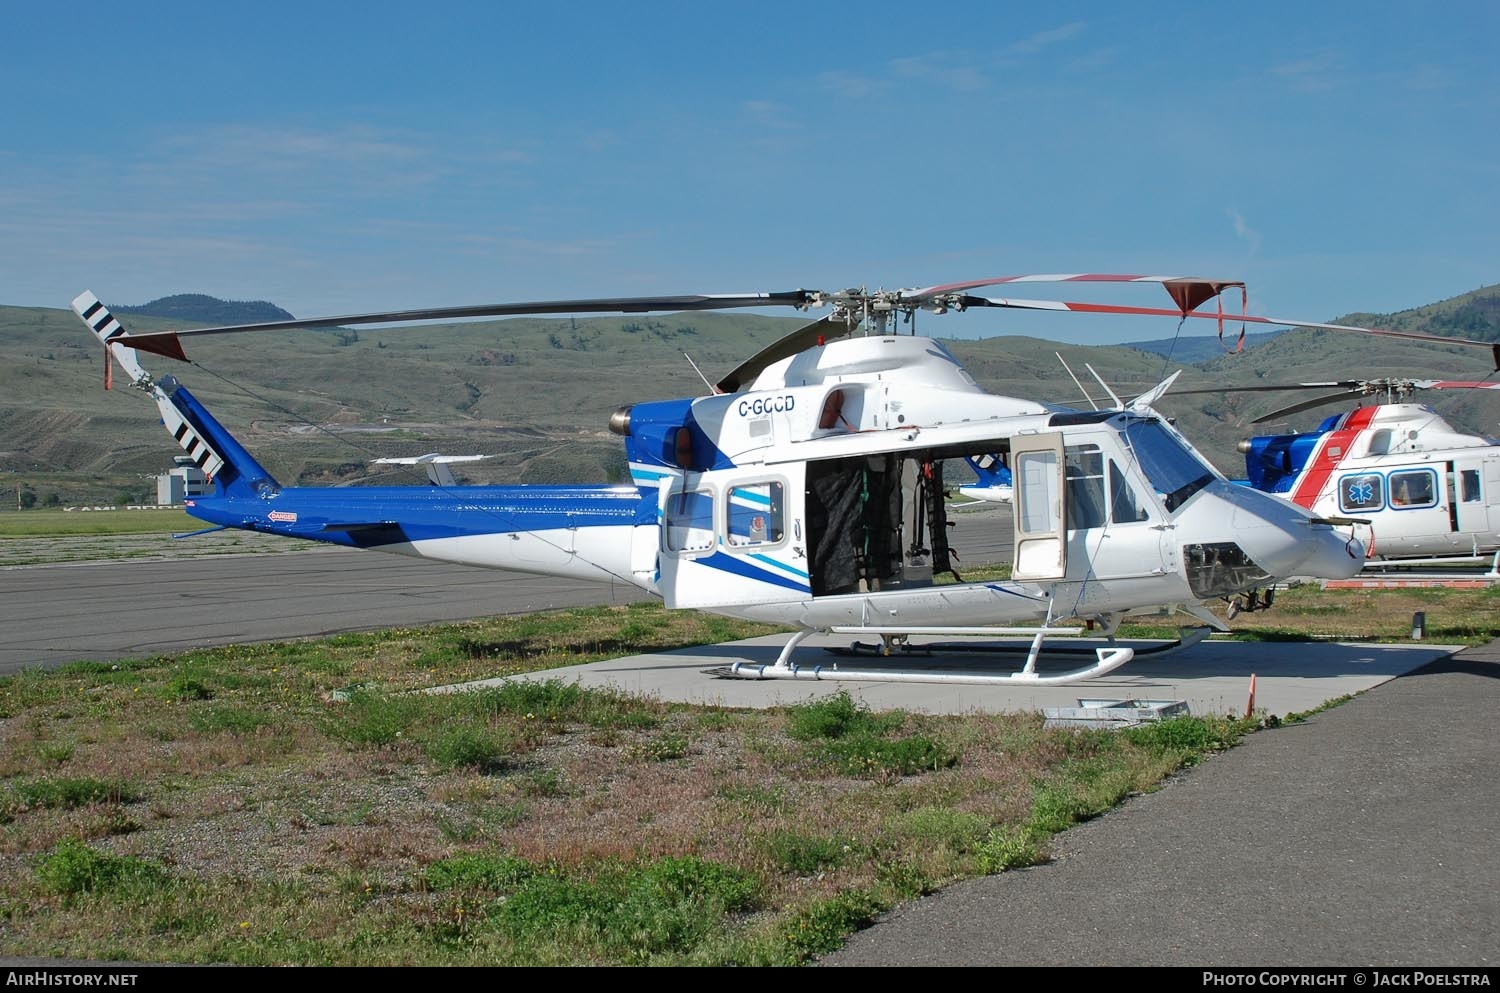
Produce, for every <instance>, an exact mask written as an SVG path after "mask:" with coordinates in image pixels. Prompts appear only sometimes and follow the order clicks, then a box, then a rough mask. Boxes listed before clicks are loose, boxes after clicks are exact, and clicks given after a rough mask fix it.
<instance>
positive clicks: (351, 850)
mask: <svg viewBox="0 0 1500 993" xmlns="http://www.w3.org/2000/svg"><path fill="white" fill-rule="evenodd" d="M1000 572H1001V571H999V570H997V571H996V572H994V573H989V572H985V573H976V575H975V576H974V577H973V578H975V579H980V578H982V579H991V578H999V575H1000ZM965 578H966V579H967V578H971V577H970V576H968V575H966V577H965ZM1497 606H1500V594H1497V592H1496V591H1494V590H1490V589H1482V590H1430V589H1413V590H1382V591H1373V590H1322V589H1320V588H1319V587H1317V586H1316V585H1311V584H1309V585H1305V586H1298V587H1293V588H1289V589H1286V590H1282V591H1279V592H1278V595H1277V598H1276V603H1275V606H1274V608H1273V609H1271V610H1269V611H1255V612H1246V613H1242V614H1240V615H1239V616H1238V617H1237V618H1236V619H1235V620H1234V621H1232V622H1231V627H1232V628H1233V633H1232V634H1231V635H1230V636H1231V637H1235V638H1240V639H1258V640H1265V641H1279V640H1293V639H1302V640H1305V639H1308V638H1337V639H1340V640H1353V639H1363V640H1372V641H1404V640H1407V639H1408V638H1409V635H1410V618H1411V614H1412V612H1414V611H1417V610H1420V611H1422V612H1424V614H1425V615H1426V636H1427V638H1428V639H1429V640H1431V641H1435V642H1441V643H1449V644H1478V643H1484V642H1487V641H1489V640H1491V639H1493V638H1495V637H1500V611H1497V610H1496V607H1497ZM1177 621H1178V619H1177V618H1141V619H1138V621H1137V622H1136V623H1132V624H1130V625H1127V626H1126V627H1125V628H1123V629H1122V631H1121V635H1122V636H1124V637H1165V636H1170V635H1173V634H1175V632H1176V623H1177ZM771 630H772V629H770V628H766V627H763V626H760V625H754V624H748V623H741V622H735V621H731V620H727V619H724V618H718V617H711V616H708V615H702V614H697V613H694V612H690V611H666V610H664V609H662V608H661V607H660V606H659V605H657V604H655V603H651V602H648V603H641V604H632V605H629V606H611V607H594V608H581V609H576V610H570V611H564V612H558V613H549V614H542V615H532V616H522V617H505V618H494V619H488V620H483V621H472V622H466V623H462V624H449V625H437V626H431V627H422V628H397V629H391V630H386V631H377V632H366V633H358V634H345V635H339V636H337V637H333V638H328V639H322V640H316V641H299V642H286V643H280V644H264V645H255V646H229V647H224V648H217V649H211V650H201V651H194V652H189V653H185V654H182V655H177V656H170V657H168V656H163V657H156V658H142V659H122V660H119V661H117V662H107V663H99V662H80V663H74V664H71V665H68V666H64V667H62V668H60V669H57V670H53V671H43V670H24V671H22V672H19V673H17V674H15V675H13V676H9V677H5V678H0V779H3V782H4V786H3V787H0V933H3V934H4V935H5V938H6V946H7V948H8V949H9V950H10V954H12V955H18V956H19V955H35V956H40V957H68V958H79V959H94V960H105V959H110V960H135V961H150V962H182V963H235V964H246V965H289V964H303V965H328V966H349V965H360V966H374V965H501V966H503V965H668V966H671V965H677V966H703V965H707V966H727V965H741V966H789V965H792V966H794V965H799V964H803V963H806V962H809V961H811V960H812V959H814V958H815V957H816V956H818V955H820V954H824V953H826V952H828V951H832V950H834V949H836V948H838V947H839V946H840V945H841V944H842V942H843V941H844V940H845V939H846V938H847V937H848V935H849V934H850V933H852V932H853V931H855V930H857V929H859V928H861V927H864V926H866V925H867V924H868V923H870V922H871V921H872V920H874V919H875V917H876V916H877V915H879V914H880V913H882V912H883V911H885V910H888V909H890V908H892V907H894V906H896V905H897V904H899V903H902V902H904V901H908V900H911V899H913V898H915V897H918V896H921V895H923V894H926V893H931V892H933V891H935V890H938V889H941V888H942V887H944V886H947V885H949V884H951V883H952V882H955V881H957V880H962V879H967V878H973V877H976V876H981V875H988V874H993V873H998V872H1005V871H1010V870H1013V869H1016V868H1021V867H1025V866H1031V865H1036V864H1039V863H1043V862H1045V861H1047V859H1048V858H1049V848H1050V844H1051V839H1052V838H1053V837H1054V836H1055V835H1056V834H1057V833H1058V832H1061V831H1066V830H1068V829H1069V828H1070V827H1072V826H1073V825H1075V824H1078V823H1080V822H1083V821H1087V820H1089V819H1091V818H1094V817H1097V816H1099V815H1101V814H1103V813H1105V812H1107V811H1109V810H1110V809H1112V808H1113V807H1114V806H1116V805H1117V804H1119V803H1120V802H1121V800H1123V799H1124V798H1126V797H1128V796H1130V795H1132V794H1135V793H1140V792H1145V791H1150V790H1154V789H1156V788H1158V787H1159V786H1160V785H1161V784H1162V783H1163V782H1164V781H1165V780H1166V779H1167V778H1168V777H1170V776H1171V775H1173V774H1174V773H1176V772H1178V771H1179V770H1182V769H1185V768H1189V767H1191V766H1193V765H1195V764H1198V763H1200V762H1202V761H1205V760H1206V759H1208V758H1210V757H1211V756H1212V755H1214V754H1216V753H1217V752H1220V751H1222V750H1224V749H1227V748H1232V747H1234V745H1235V744H1236V743H1237V742H1238V741H1240V740H1241V739H1242V738H1243V736H1245V735H1246V734H1250V733H1254V732H1256V731H1258V730H1260V729H1261V728H1264V727H1274V726H1276V725H1278V724H1280V723H1282V722H1281V721H1277V720H1275V719H1273V718H1268V717H1265V716H1261V715H1257V716H1254V717H1252V718H1250V719H1245V718H1243V717H1242V716H1239V715H1235V714H1225V715H1212V714H1202V715H1194V716H1191V717H1181V718H1176V719H1172V720H1169V721H1164V722H1160V723H1156V724H1150V725H1144V726H1141V727H1137V728H1132V729H1127V730H1124V731H1116V732H1112V731H1103V730H1078V729H1049V728H1046V727H1044V726H1043V722H1042V719H1041V715H1040V714H1024V713H1021V714H979V713H975V714H967V715H953V716H931V715H923V714H917V713H910V712H906V711H902V710H890V711H882V712H874V711H872V710H870V709H868V708H867V707H865V706H863V705H861V704H859V703H857V702H856V701H855V700H854V699H852V698H851V697H850V696H849V695H848V694H847V693H838V694H836V695H834V696H831V697H826V698H823V699H820V700H815V701H811V702H807V703H801V704H797V705H792V706H785V707H780V708H774V709H770V710H736V709H731V708H720V707H692V706H686V705H676V704H669V703H664V702H662V701H660V700H655V699H649V698H642V697H637V696H630V695H624V694H619V693H614V692H607V691H598V690H587V689H584V688H582V687H580V686H578V685H577V684H573V683H564V682H561V681H557V680H547V679H541V680H539V681H519V682H508V683H502V684H500V685H498V686H491V687H487V688H483V689H476V690H472V691H469V692H462V693H447V692H445V693H429V692H417V691H422V690H430V689H433V688H435V687H443V686H449V685H452V684H457V683H462V682H467V681H471V680H479V679H485V680H489V679H493V678H494V677H497V676H507V675H518V674H522V673H530V672H538V671H543V672H544V671H546V670H548V669H552V668H556V667H560V666H566V665H575V664H579V663H583V662H589V661H595V660H599V659H605V658H611V657H617V656H619V655H622V654H637V653H643V652H654V651H663V650H669V649H671V648H676V647H685V646H690V645H696V644H702V643H705V642H717V641H725V640H733V639H737V638H745V637H751V636H754V635H758V634H764V633H768V632H770V631H771ZM1337 702H1338V701H1335V703H1337ZM1330 705H1332V704H1330ZM1311 713H1315V712H1310V713H1309V714H1308V715H1294V716H1292V717H1289V718H1287V719H1286V720H1288V721H1292V720H1302V719H1306V718H1307V717H1308V716H1311Z"/></svg>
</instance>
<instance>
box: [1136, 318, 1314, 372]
mask: <svg viewBox="0 0 1500 993" xmlns="http://www.w3.org/2000/svg"><path fill="white" fill-rule="evenodd" d="M1224 324H1225V330H1224V339H1225V340H1224V341H1220V340H1219V338H1218V336H1217V335H1214V336H1212V337H1209V336H1206V335H1194V336H1192V337H1181V338H1158V339H1155V340H1153V341H1127V342H1125V344H1124V345H1123V346H1122V347H1124V348H1137V349H1140V350H1141V351H1143V352H1151V353H1152V354H1154V355H1161V356H1168V357H1170V358H1171V359H1172V360H1173V361H1175V362H1190V363H1193V362H1207V361H1208V360H1209V359H1214V358H1218V357H1219V356H1220V355H1223V354H1224V349H1225V347H1226V345H1227V347H1230V348H1232V347H1234V345H1233V343H1234V341H1236V340H1238V338H1239V330H1238V327H1236V328H1235V330H1234V331H1233V334H1232V335H1231V332H1230V327H1229V321H1228V319H1227V318H1226V319H1225V322H1224ZM1283 334H1286V329H1285V328H1283V329H1281V330H1279V331H1262V332H1260V333H1258V334H1246V335H1245V350H1246V351H1249V350H1250V349H1252V348H1255V347H1257V346H1259V345H1264V344H1266V343H1267V342H1270V341H1273V340H1275V339H1276V338H1278V337H1280V336H1281V335H1283Z"/></svg>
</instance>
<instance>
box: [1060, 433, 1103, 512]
mask: <svg viewBox="0 0 1500 993" xmlns="http://www.w3.org/2000/svg"><path fill="white" fill-rule="evenodd" d="M1064 471H1065V473H1066V475H1067V480H1068V530H1069V531H1081V530H1083V529H1085V528H1097V527H1103V526H1104V456H1103V455H1101V454H1100V453H1099V449H1098V447H1097V446H1095V445H1069V446H1068V448H1067V460H1066V463H1065V466H1064Z"/></svg>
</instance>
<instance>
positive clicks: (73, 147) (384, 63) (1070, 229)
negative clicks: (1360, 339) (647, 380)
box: [0, 0, 1500, 343]
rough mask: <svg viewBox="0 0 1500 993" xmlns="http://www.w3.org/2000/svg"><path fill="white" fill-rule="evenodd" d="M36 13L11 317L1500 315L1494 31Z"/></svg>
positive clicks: (169, 11) (966, 11)
mask: <svg viewBox="0 0 1500 993" xmlns="http://www.w3.org/2000/svg"><path fill="white" fill-rule="evenodd" d="M0 11H3V12H4V24H5V27H6V34H7V36H8V39H9V43H8V44H7V45H6V46H5V57H4V58H3V59H0V84H3V87H4V93H5V94H6V96H5V98H4V100H3V101H0V303H5V304H13V305H21V306H48V307H66V306H67V305H68V301H70V300H71V299H72V298H73V296H75V295H76V294H77V293H78V292H80V291H81V290H84V289H91V290H93V291H94V292H96V293H97V294H98V295H99V296H100V297H101V298H102V299H103V300H105V301H106V302H107V303H115V304H139V303H144V302H146V301H147V300H150V299H153V298H155V297H159V296H164V295H167V294H171V293H183V292H203V293H209V294H212V295H215V296H219V297H223V298H227V299H238V300H271V301H273V302H275V303H278V304H280V305H281V306H283V307H286V308H287V309H288V310H290V311H292V312H293V313H294V314H296V315H298V316H301V317H312V316H319V315H329V314H347V313H351V312H356V311H364V310H377V309H387V308H392V309H398V308H399V309H406V308H419V307H433V306H444V305H463V304H483V303H497V302H503V301H518V300H548V299H559V298H570V297H592V296H605V295H653V294H685V293H741V292H757V291H779V290H787V289H795V288H798V287H805V288H819V289H838V288H844V287H848V286H855V285H865V286H869V287H886V288H893V287H902V286H921V285H929V284H933V283H941V282H949V281H957V280H965V279H975V278H981V277H989V276H1002V275H1013V274H1021V273H1051V272H1125V273H1142V274H1168V275H1197V276H1207V277H1213V278H1225V279H1243V280H1245V281H1246V282H1247V283H1248V284H1249V293H1250V307H1251V310H1252V312H1256V313H1261V314H1269V315H1272V316H1277V317H1289V318H1300V319H1306V320H1328V319H1331V318H1334V317H1336V316H1339V315H1342V314H1345V313H1349V312H1352V311H1373V312H1390V311H1396V310H1401V309H1404V308H1407V307H1415V306H1420V305H1423V304H1426V303H1430V302H1433V301H1435V300H1439V299H1444V298H1446V297H1450V296H1454V295H1457V294H1460V293H1464V292H1467V291H1469V290H1472V289H1475V288H1478V287H1480V286H1485V285H1490V284H1494V283H1500V240H1497V238H1496V237H1495V232H1496V231H1500V201H1497V195H1496V189H1497V182H1496V180H1497V172H1500V149H1497V144H1500V85H1497V82H1500V80H1497V76H1500V58H1496V57H1495V51H1496V49H1495V44H1496V41H1495V39H1496V38H1497V37H1500V4H1495V3H1494V2H1493V0H1482V2H1471V0H1447V2H1445V3H1442V4H1431V3H1415V2H1413V3H1389V2H1381V0H1370V2H1363V3H1345V2H1318V3H1306V2H1301V3H1283V2H1279V0H1268V2H1263V3H1258V4H1254V5H1248V4H1247V5H1236V6H1234V7H1228V6H1225V5H1215V4H1204V3H1170V2H1152V3H1119V2H1114V3H1098V4H1092V3H1069V2H1054V3H1048V4H1028V5H1020V4H1003V3H994V2H993V0H991V2H977V3H927V4H913V3H907V4H892V3H882V2H866V3H860V4H848V5H840V4H819V3H816V2H806V3H796V4H793V3H780V2H763V3H759V4H755V5H729V4H713V3H703V2H701V0H700V2H699V3H694V4H687V3H667V2H645V3H640V4H618V3H609V4H603V3H600V4H595V3H572V4H569V3H559V4H554V5H541V4H530V3H528V4H520V3H473V4H470V3H444V2H440V0H435V2H432V3H429V4H425V5H420V6H419V5H414V4H395V3H384V2H360V3H352V2H351V3H331V2H325V3H316V2H304V3H297V4H290V3H278V2H262V3H257V4H255V5H248V4H247V5H231V4H204V3H191V4H189V3H177V2H155V3H151V2H148V3H143V4H120V3H108V4H104V3H97V2H71V3H67V4H52V5H47V4H21V3H18V2H14V0H12V2H8V3H5V4H4V5H3V6H0ZM996 295H1002V291H996ZM1003 295H1011V296H1043V295H1049V293H1048V292H1046V291H1044V290H1043V289H1042V288H1039V287H1028V288H1027V290H1026V292H1024V293H1022V292H1005V293H1004V294H1003ZM1051 295H1055V296H1059V297H1061V298H1064V299H1103V300H1109V301H1111V302H1119V303H1139V304H1142V305H1146V306H1160V305H1165V304H1166V302H1167V298H1166V296H1165V294H1163V293H1161V292H1160V290H1158V289H1156V288H1154V287H1124V288H1116V289H1114V290H1112V291H1110V292H1109V293H1108V294H1090V293H1088V292H1087V291H1086V290H1084V289H1079V288H1076V287H1075V288H1073V289H1070V290H1069V291H1067V292H1053V293H1051ZM1229 303H1232V305H1233V306H1234V307H1238V305H1239V300H1238V297H1237V296H1236V297H1235V298H1234V299H1233V300H1232V301H1229ZM788 316H791V315H788ZM941 320H943V321H944V322H949V321H951V322H954V323H953V324H952V326H950V325H949V324H948V323H944V324H943V325H942V326H941V328H940V333H942V334H955V335H960V336H978V335H988V334H1003V333H1037V334H1041V335H1042V336H1046V337H1052V338H1055V339H1057V340H1067V341H1077V342H1084V343H1108V342H1110V341H1120V340H1132V339H1137V338H1141V337H1169V336H1170V335H1171V334H1172V332H1173V330H1174V322H1171V321H1169V320H1164V321H1156V322H1150V326H1149V327H1146V328H1142V327H1138V326H1134V322H1120V321H1119V320H1118V319H1111V318H1103V317H1096V316H1076V315H1075V316H1067V317H1062V318H1053V319H1052V321H1054V322H1056V323H1045V322H1044V321H1043V320H1042V318H1039V317H1036V316H1031V315H1022V314H1018V313H1015V312H1008V313H1004V312H1002V313H995V312H989V313H984V314H975V313H970V314H966V315H961V316H952V317H945V318H942V319H941ZM958 322H962V324H961V325H960V323H958ZM1195 323H1200V324H1202V325H1203V326H1201V327H1193V328H1188V329H1185V332H1189V333H1196V334H1205V333H1212V330H1213V328H1212V325H1211V324H1210V323H1209V322H1195ZM928 329H929V330H931V331H933V332H934V333H939V329H938V328H934V327H933V326H932V325H931V324H929V325H928ZM1252 330H1253V329H1252Z"/></svg>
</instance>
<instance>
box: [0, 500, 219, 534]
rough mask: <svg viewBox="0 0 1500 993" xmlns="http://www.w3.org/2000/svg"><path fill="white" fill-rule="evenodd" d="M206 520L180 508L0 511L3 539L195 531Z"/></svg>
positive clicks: (0, 526)
mask: <svg viewBox="0 0 1500 993" xmlns="http://www.w3.org/2000/svg"><path fill="white" fill-rule="evenodd" d="M201 527H203V522H202V521H199V520H197V519H195V518H193V517H189V516H188V513H187V511H185V510H183V509H182V508H180V507H163V508H162V509H160V510H88V511H84V510H71V511H67V510H60V509H53V510H16V511H11V512H9V513H3V514H0V538H62V537H72V536H76V535H106V534H109V535H114V534H164V533H169V532H183V531H192V530H195V529H197V528H201Z"/></svg>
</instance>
